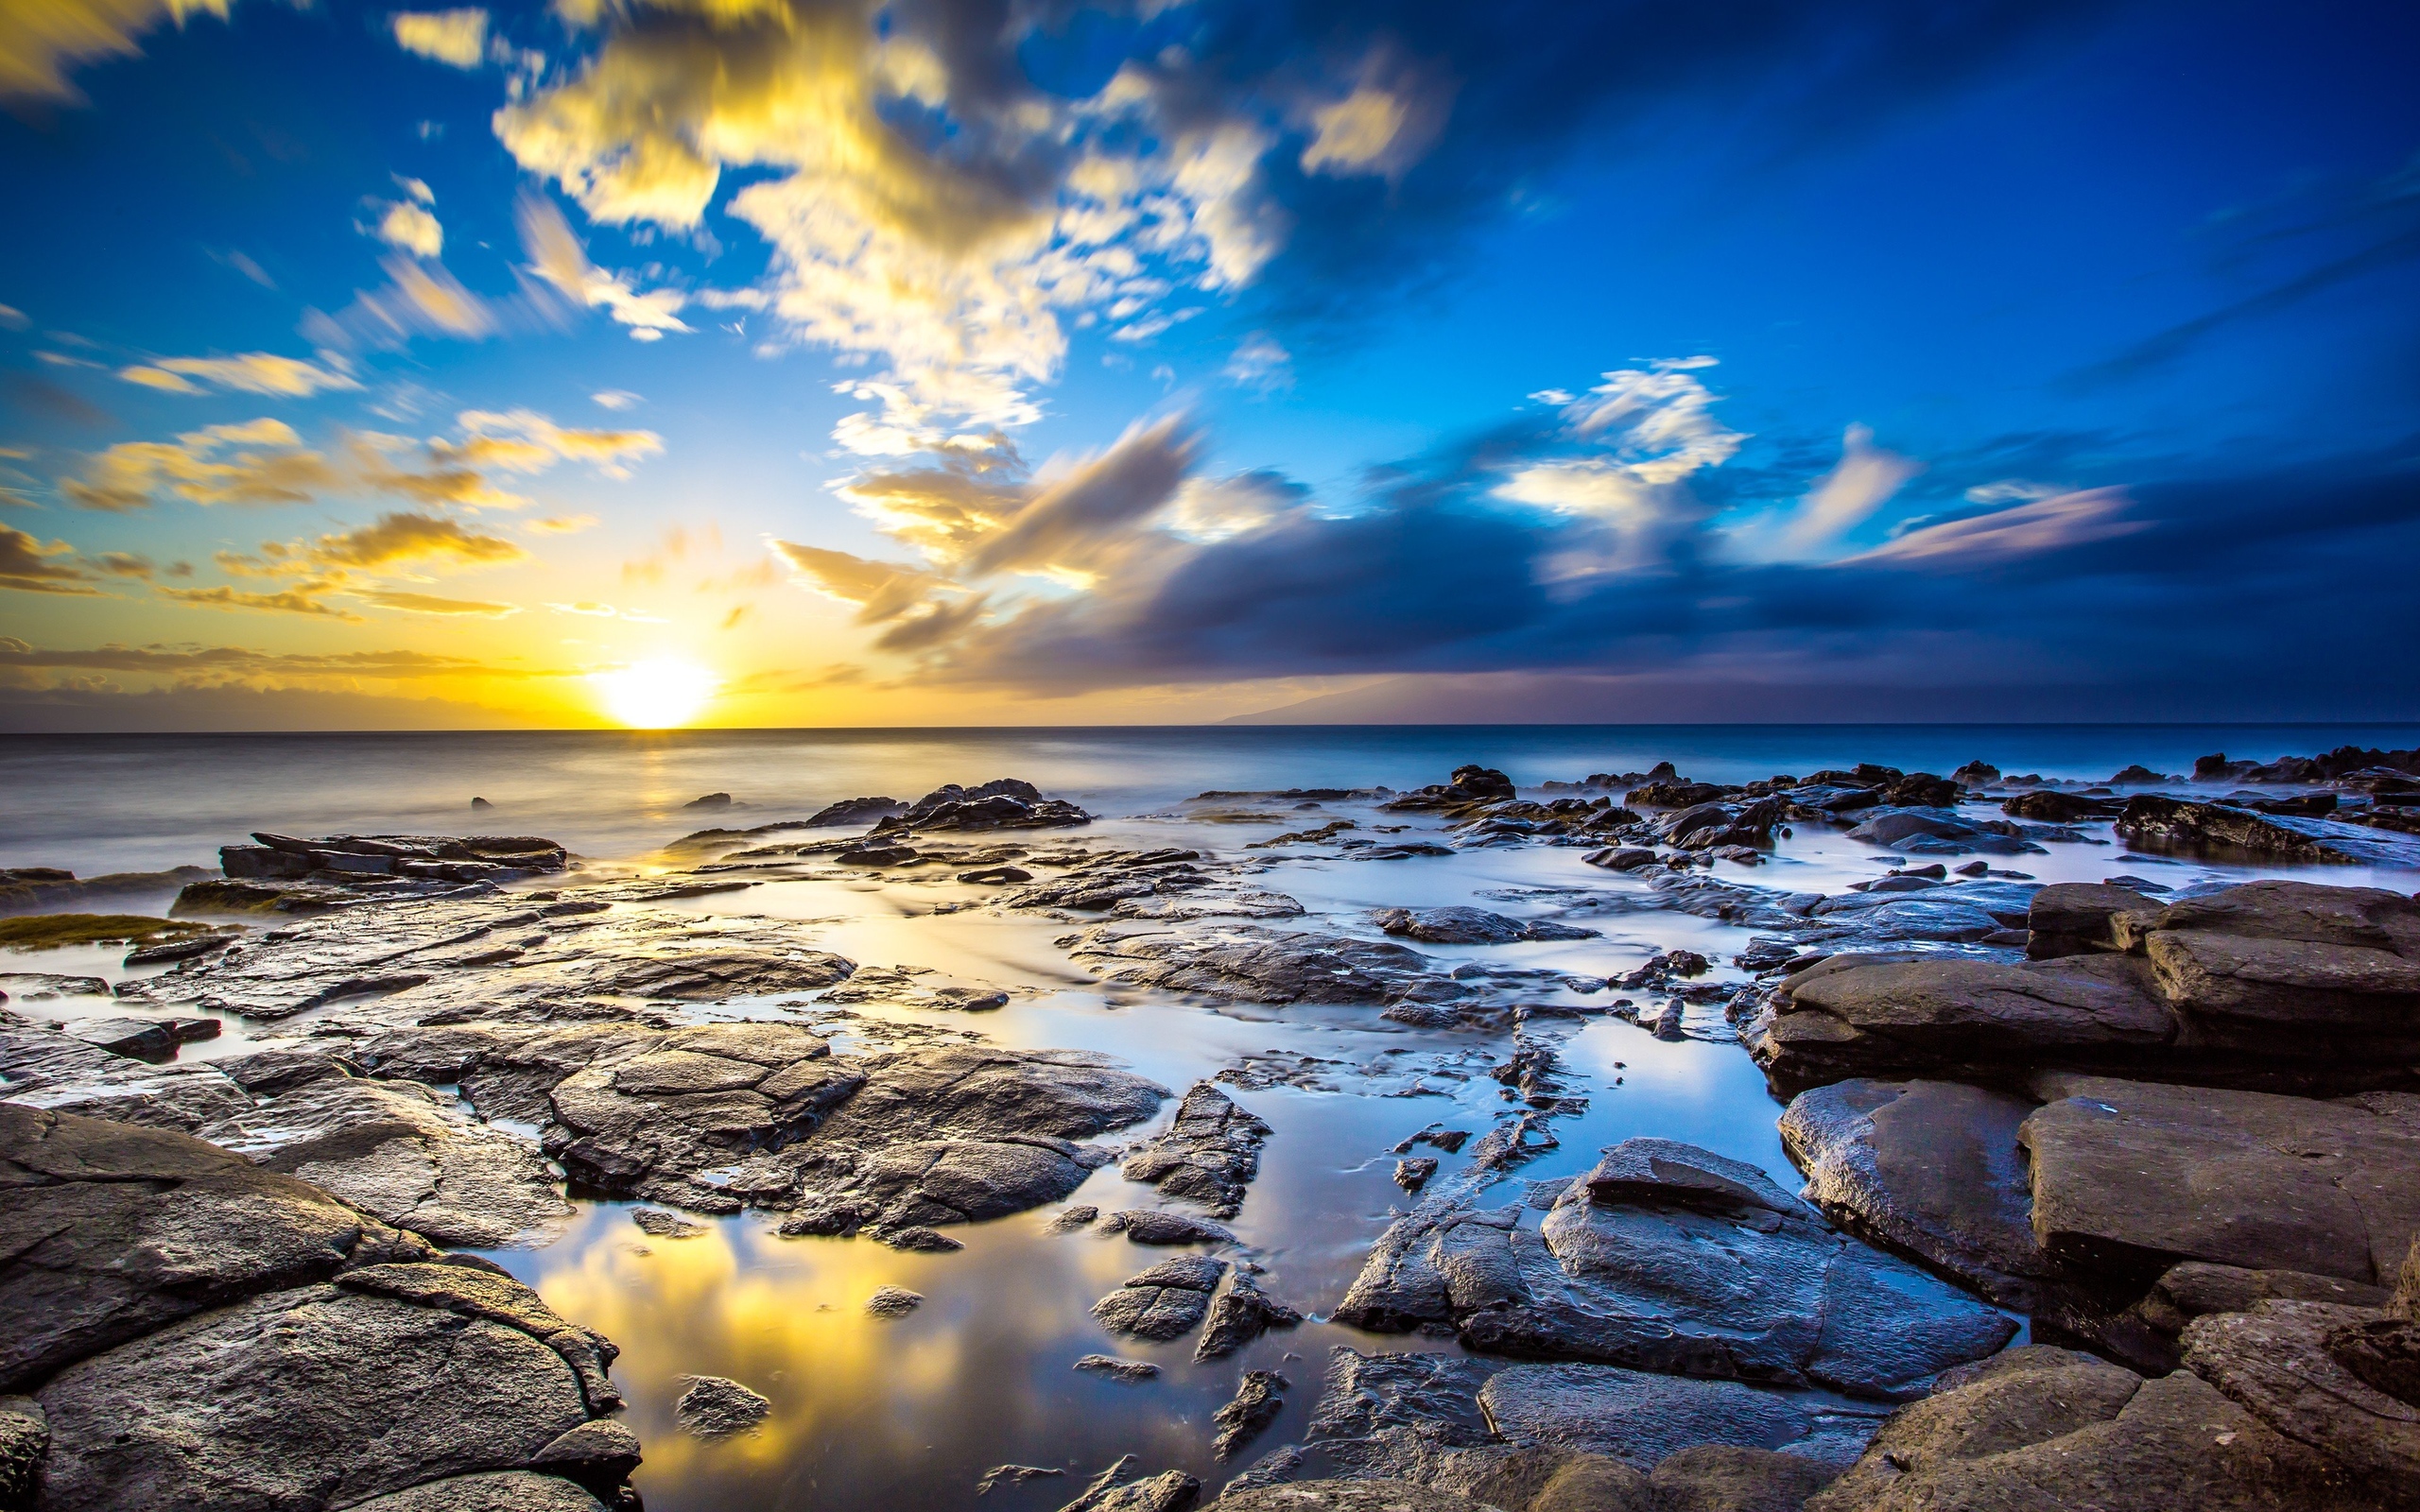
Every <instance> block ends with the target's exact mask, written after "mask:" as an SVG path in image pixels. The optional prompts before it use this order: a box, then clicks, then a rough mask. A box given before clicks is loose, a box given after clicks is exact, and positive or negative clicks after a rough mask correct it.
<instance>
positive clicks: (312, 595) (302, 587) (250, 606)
mask: <svg viewBox="0 0 2420 1512" xmlns="http://www.w3.org/2000/svg"><path fill="white" fill-rule="evenodd" d="M326 587H327V585H326V584H321V583H297V584H296V585H294V586H293V587H291V588H282V589H279V590H277V591H275V592H273V593H252V592H249V591H247V590H244V589H237V588H229V587H226V586H224V585H221V586H219V587H217V588H157V589H154V590H153V592H154V593H158V594H159V595H160V596H161V597H162V598H164V599H168V600H170V601H171V602H174V603H178V604H185V605H190V606H192V607H193V608H196V609H221V610H264V611H267V612H271V613H281V614H304V615H309V616H312V617H315V618H320V619H332V620H343V621H346V622H347V623H350V624H354V625H359V624H363V623H365V622H364V621H363V619H362V617H361V616H360V615H358V614H355V613H353V612H352V611H351V610H341V609H337V608H336V607H335V606H334V605H332V604H329V603H327V602H326V601H325V600H323V599H321V598H320V597H319V594H320V593H322V592H324V591H325V590H326Z"/></svg>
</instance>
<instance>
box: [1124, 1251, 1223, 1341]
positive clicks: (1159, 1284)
mask: <svg viewBox="0 0 2420 1512" xmlns="http://www.w3.org/2000/svg"><path fill="white" fill-rule="evenodd" d="M1226 1269H1227V1263H1226V1262H1225V1261H1223V1260H1214V1259H1212V1258H1211V1257H1210V1256H1208V1255H1179V1256H1177V1257H1175V1258H1174V1259H1172V1260H1164V1261H1162V1262H1160V1263H1158V1264H1156V1265H1153V1266H1151V1267H1150V1269H1148V1270H1145V1271H1143V1272H1141V1273H1140V1274H1138V1275H1135V1276H1132V1277H1129V1278H1128V1279H1127V1280H1126V1284H1125V1285H1123V1286H1121V1287H1119V1288H1118V1289H1117V1290H1116V1291H1114V1292H1112V1293H1110V1294H1109V1295H1108V1296H1107V1297H1102V1298H1101V1299H1100V1300H1099V1301H1098V1302H1095V1303H1094V1304H1093V1316H1094V1317H1096V1318H1098V1319H1099V1320H1100V1323H1101V1326H1102V1327H1103V1328H1106V1329H1109V1330H1110V1331H1111V1332H1116V1333H1129V1334H1132V1335H1133V1336H1134V1337H1136V1338H1138V1339H1173V1338H1179V1337H1182V1336H1183V1335H1184V1334H1186V1333H1189V1332H1192V1331H1193V1326H1194V1325H1195V1324H1197V1323H1199V1322H1201V1319H1202V1316H1203V1314H1206V1313H1208V1312H1209V1311H1210V1291H1211V1288H1213V1287H1215V1286H1217V1285H1218V1284H1219V1277H1220V1276H1221V1275H1223V1274H1225V1272H1226Z"/></svg>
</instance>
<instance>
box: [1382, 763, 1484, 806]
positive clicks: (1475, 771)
mask: <svg viewBox="0 0 2420 1512" xmlns="http://www.w3.org/2000/svg"><path fill="white" fill-rule="evenodd" d="M1513 796H1514V794H1513V779H1511V778H1509V777H1507V776H1505V775H1504V774H1503V773H1502V772H1499V771H1496V770H1495V768H1493V767H1488V766H1480V765H1475V764H1474V765H1461V766H1457V767H1455V768H1454V770H1453V774H1452V776H1450V777H1448V778H1447V779H1446V780H1445V781H1444V782H1442V783H1431V784H1430V785H1428V786H1426V787H1423V788H1416V789H1414V790H1413V791H1411V792H1409V793H1406V794H1403V795H1402V796H1400V797H1398V798H1393V799H1389V800H1388V801H1386V802H1384V803H1381V804H1379V805H1378V807H1380V808H1382V809H1392V810H1414V811H1417V810H1423V809H1452V808H1461V807H1463V806H1465V805H1473V804H1481V803H1497V802H1502V801H1503V800H1505V799H1510V798H1512V797H1513Z"/></svg>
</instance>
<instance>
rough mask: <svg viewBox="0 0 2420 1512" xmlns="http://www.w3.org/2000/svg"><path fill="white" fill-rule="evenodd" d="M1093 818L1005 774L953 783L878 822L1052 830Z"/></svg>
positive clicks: (884, 829) (885, 829)
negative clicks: (965, 783)
mask: <svg viewBox="0 0 2420 1512" xmlns="http://www.w3.org/2000/svg"><path fill="white" fill-rule="evenodd" d="M1092 821H1093V816H1091V815H1089V814H1087V813H1085V812H1084V811H1083V810H1082V809H1080V808H1078V807H1077V806H1076V805H1075V804H1073V803H1070V802H1068V801H1066V800H1065V799H1056V798H1044V797H1043V796H1042V793H1041V790H1040V789H1038V788H1036V787H1035V786H1034V785H1033V784H1032V783H1031V782H1021V781H1019V780H1018V779H1016V778H1013V777H1003V778H999V779H997V780H995V781H993V782H984V783H982V784H980V785H978V786H975V787H960V786H959V785H958V784H957V783H956V782H950V783H947V784H945V785H943V786H941V787H937V788H935V789H934V790H933V791H931V792H929V793H927V794H925V796H924V797H923V798H920V799H917V800H916V801H915V802H914V803H912V804H910V805H908V809H907V811H906V812H905V813H901V814H891V815H887V816H884V817H882V818H881V819H879V820H877V821H875V824H874V827H873V833H874V834H877V835H879V834H884V833H890V832H892V831H910V830H912V831H920V832H922V831H973V830H1049V829H1063V828H1065V827H1067V826H1070V825H1078V824H1090V823H1091V822H1092Z"/></svg>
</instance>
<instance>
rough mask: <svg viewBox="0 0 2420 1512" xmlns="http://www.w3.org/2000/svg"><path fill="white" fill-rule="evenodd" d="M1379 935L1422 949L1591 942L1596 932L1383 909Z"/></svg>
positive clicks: (1468, 913)
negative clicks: (1412, 942) (1417, 944)
mask: <svg viewBox="0 0 2420 1512" xmlns="http://www.w3.org/2000/svg"><path fill="white" fill-rule="evenodd" d="M1374 921H1375V922H1376V924H1377V926H1378V930H1379V932H1380V933H1381V934H1386V935H1396V936H1402V937H1403V938H1405V939H1416V940H1419V941H1420V942H1421V943H1423V944H1425V945H1510V944H1513V943H1514V942H1515V941H1520V940H1539V939H1591V938H1594V937H1595V936H1596V934H1597V932H1596V931H1595V930H1593V929H1580V928H1576V927H1574V926H1572V925H1570V924H1558V923H1554V922H1552V921H1551V920H1547V919H1508V918H1506V917H1505V916H1504V915H1502V914H1492V913H1489V912H1488V911H1487V910H1486V909H1484V908H1464V907H1448V908H1386V909H1381V910H1379V911H1378V913H1377V914H1376V915H1375V916H1374Z"/></svg>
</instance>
